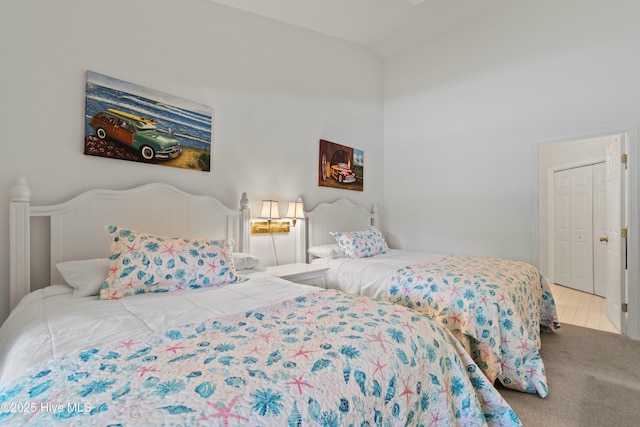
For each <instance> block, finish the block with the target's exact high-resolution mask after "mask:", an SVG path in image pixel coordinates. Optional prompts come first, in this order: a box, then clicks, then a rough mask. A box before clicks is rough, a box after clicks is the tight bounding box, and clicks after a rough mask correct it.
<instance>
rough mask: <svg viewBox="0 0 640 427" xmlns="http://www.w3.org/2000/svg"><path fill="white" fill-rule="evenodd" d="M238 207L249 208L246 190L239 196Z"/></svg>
mask: <svg viewBox="0 0 640 427" xmlns="http://www.w3.org/2000/svg"><path fill="white" fill-rule="evenodd" d="M240 208H242V209H248V208H249V196H247V193H246V192H243V193H242V197H240Z"/></svg>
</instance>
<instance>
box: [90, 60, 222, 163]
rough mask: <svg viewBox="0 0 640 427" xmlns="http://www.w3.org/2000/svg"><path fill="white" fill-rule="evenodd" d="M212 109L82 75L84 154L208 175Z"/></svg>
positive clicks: (109, 79)
mask: <svg viewBox="0 0 640 427" xmlns="http://www.w3.org/2000/svg"><path fill="white" fill-rule="evenodd" d="M212 117H213V109H212V108H211V107H208V106H206V105H202V104H198V103H195V102H191V101H188V100H186V99H182V98H179V97H176V96H172V95H168V94H166V93H162V92H158V91H155V90H152V89H148V88H145V87H143V86H139V85H137V84H133V83H129V82H125V81H123V80H119V79H116V78H113V77H109V76H105V75H103V74H99V73H96V72H93V71H87V99H86V112H85V138H84V154H87V155H90V156H99V157H107V158H112V159H122V160H132V161H136V162H145V163H152V164H157V165H163V166H174V167H179V168H185V169H193V170H199V171H207V172H208V171H210V170H211V144H212V140H211V134H212V123H213V120H212Z"/></svg>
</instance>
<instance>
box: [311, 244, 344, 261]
mask: <svg viewBox="0 0 640 427" xmlns="http://www.w3.org/2000/svg"><path fill="white" fill-rule="evenodd" d="M307 252H309V253H310V254H311V255H313V256H314V257H317V258H342V257H344V256H345V253H344V250H343V249H342V248H341V247H340V246H339V245H335V244H333V245H318V246H312V247H310V248H309V249H307Z"/></svg>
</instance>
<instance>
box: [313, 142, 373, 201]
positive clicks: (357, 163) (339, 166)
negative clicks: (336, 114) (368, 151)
mask: <svg viewBox="0 0 640 427" xmlns="http://www.w3.org/2000/svg"><path fill="white" fill-rule="evenodd" d="M318 185H319V186H321V187H332V188H343V189H345V190H356V191H362V189H363V186H364V153H363V152H362V150H358V149H355V148H351V147H347V146H346V145H341V144H336V143H335V142H330V141H325V140H324V139H321V140H320V158H319V162H318Z"/></svg>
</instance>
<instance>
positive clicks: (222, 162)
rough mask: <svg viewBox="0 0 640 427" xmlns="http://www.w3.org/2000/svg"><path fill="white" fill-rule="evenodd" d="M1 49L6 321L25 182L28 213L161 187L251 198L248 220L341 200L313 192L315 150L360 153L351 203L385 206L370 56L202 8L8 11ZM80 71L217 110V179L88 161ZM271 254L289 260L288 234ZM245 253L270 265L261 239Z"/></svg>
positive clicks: (48, 5) (140, 4) (377, 66)
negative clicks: (333, 146) (16, 214)
mask: <svg viewBox="0 0 640 427" xmlns="http://www.w3.org/2000/svg"><path fill="white" fill-rule="evenodd" d="M0 39H1V40H2V43H0V58H2V60H1V61H2V66H1V67H0V77H1V78H0V126H1V129H2V147H3V148H4V150H3V155H2V156H0V206H5V208H3V209H0V236H3V239H2V243H0V322H1V321H3V320H4V318H5V317H6V316H7V314H8V304H9V302H8V295H9V294H8V281H9V271H8V258H9V241H8V225H9V219H8V208H7V206H8V198H9V189H10V187H11V185H12V184H13V183H14V181H15V179H16V177H17V176H20V175H22V176H24V177H26V178H27V180H28V182H29V184H30V186H31V189H32V199H33V201H34V203H36V204H49V203H58V202H60V201H63V200H65V199H66V198H68V197H71V196H74V195H76V194H78V193H79V192H81V191H84V190H87V189H90V188H94V187H107V188H129V187H132V186H136V185H139V184H144V183H148V182H153V181H161V182H168V183H171V184H174V185H176V186H178V187H179V188H182V189H183V190H186V191H191V192H206V193H210V194H213V195H215V196H217V197H218V198H220V199H221V200H222V201H223V202H225V203H226V204H228V205H229V206H239V200H240V194H241V192H243V191H246V192H248V194H249V198H250V199H251V201H252V204H251V208H252V211H253V215H254V216H256V215H257V214H258V209H259V207H260V200H261V199H263V198H273V199H276V200H280V201H281V205H282V206H281V208H282V210H283V211H284V209H285V207H286V203H285V202H287V201H290V200H295V199H296V198H297V197H298V196H300V195H303V196H304V197H305V202H306V204H307V206H308V207H309V208H311V207H313V206H314V205H315V204H317V203H319V202H322V201H330V200H334V199H335V198H337V197H340V196H343V195H344V193H345V191H344V190H342V191H341V190H334V189H329V188H324V187H318V186H317V163H318V151H319V140H320V139H321V138H322V139H328V140H330V141H335V142H339V143H341V144H345V145H349V146H352V147H355V148H359V149H362V150H364V153H365V162H366V163H365V180H366V181H365V190H364V191H363V192H349V193H353V194H349V196H351V197H352V198H353V199H354V200H356V201H359V202H361V203H366V204H371V203H372V202H373V201H380V200H382V189H383V175H382V138H383V132H382V123H383V119H382V114H383V110H382V65H381V60H380V59H379V58H378V57H377V56H376V55H375V54H373V53H372V51H370V50H369V49H365V48H363V47H361V46H357V45H353V44H350V43H346V42H342V41H339V40H337V39H333V38H329V37H325V36H321V35H319V34H316V33H313V32H310V31H306V30H302V29H300V28H297V27H293V26H289V25H285V24H281V23H277V22H275V21H272V20H269V19H265V18H261V17H258V16H255V15H251V14H248V13H245V12H241V11H238V10H235V9H232V8H228V7H225V6H221V5H219V4H215V3H212V2H210V1H208V0H187V1H180V2H178V1H169V0H136V1H127V0H111V1H109V2H101V1H82V2H79V1H72V0H57V1H54V2H52V1H47V0H4V1H2V3H0ZM88 69H89V70H93V71H96V72H99V73H102V74H106V75H110V76H113V77H116V78H119V79H122V80H126V81H129V82H132V83H136V84H140V85H142V86H146V87H149V88H152V89H155V90H158V91H162V92H166V93H169V94H172V95H175V96H179V97H182V98H186V99H189V100H191V101H195V102H199V103H202V104H206V105H210V106H212V107H213V108H214V125H213V127H214V129H213V139H214V143H213V148H212V165H211V172H209V173H207V172H195V171H189V170H185V169H177V168H171V167H161V166H155V165H146V164H140V163H133V162H126V161H120V160H112V159H105V158H99V157H91V156H85V155H83V154H82V153H83V142H84V109H85V83H86V81H85V73H86V70H88ZM282 213H283V214H284V212H282ZM276 243H277V245H278V258H279V261H280V262H281V263H283V262H292V261H293V259H294V252H295V242H294V239H293V234H291V236H290V237H284V236H276ZM252 246H253V247H254V251H253V252H255V251H257V252H258V253H257V254H258V255H259V256H264V258H265V261H266V262H267V263H273V254H272V252H271V251H272V249H271V241H270V239H269V238H268V237H266V236H256V237H254V238H253V239H252ZM261 251H262V252H261Z"/></svg>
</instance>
